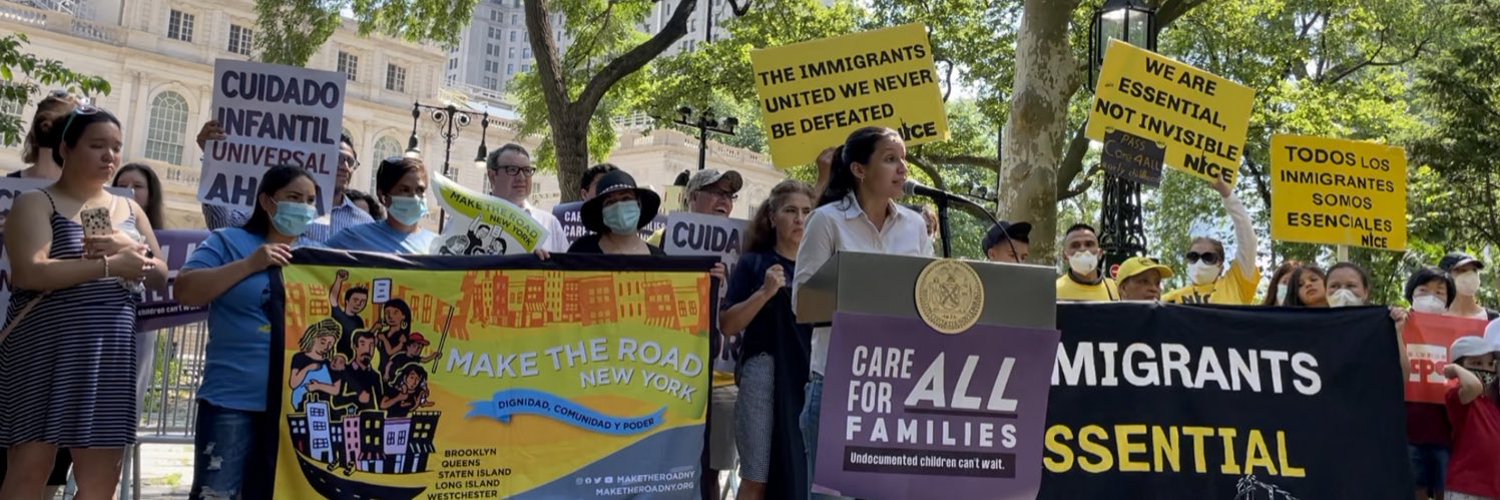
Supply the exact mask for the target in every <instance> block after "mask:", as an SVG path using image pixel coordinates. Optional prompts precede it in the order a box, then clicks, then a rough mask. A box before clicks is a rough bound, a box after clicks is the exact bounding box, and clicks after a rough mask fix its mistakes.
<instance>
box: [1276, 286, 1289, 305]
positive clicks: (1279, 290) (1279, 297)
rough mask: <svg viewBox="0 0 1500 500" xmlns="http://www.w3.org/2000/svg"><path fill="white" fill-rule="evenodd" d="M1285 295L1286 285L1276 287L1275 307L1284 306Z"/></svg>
mask: <svg viewBox="0 0 1500 500" xmlns="http://www.w3.org/2000/svg"><path fill="white" fill-rule="evenodd" d="M1286 294H1287V287H1286V285H1276V305H1278V306H1282V305H1286Z"/></svg>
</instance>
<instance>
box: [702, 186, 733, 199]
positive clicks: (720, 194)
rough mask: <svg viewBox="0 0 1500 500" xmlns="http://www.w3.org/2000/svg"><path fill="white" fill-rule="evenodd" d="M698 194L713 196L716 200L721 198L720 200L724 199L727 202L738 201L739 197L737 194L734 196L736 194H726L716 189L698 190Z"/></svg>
mask: <svg viewBox="0 0 1500 500" xmlns="http://www.w3.org/2000/svg"><path fill="white" fill-rule="evenodd" d="M698 192H700V193H703V194H706V195H709V196H713V197H716V198H722V199H725V200H729V201H734V200H738V199H740V195H739V194H736V193H727V192H724V191H720V190H717V189H702V190H699V191H698Z"/></svg>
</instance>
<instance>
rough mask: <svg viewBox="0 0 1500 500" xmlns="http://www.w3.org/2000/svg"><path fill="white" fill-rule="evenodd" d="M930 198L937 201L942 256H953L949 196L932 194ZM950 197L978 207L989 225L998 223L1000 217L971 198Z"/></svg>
mask: <svg viewBox="0 0 1500 500" xmlns="http://www.w3.org/2000/svg"><path fill="white" fill-rule="evenodd" d="M931 198H932V200H933V201H935V202H937V215H938V233H939V234H940V235H941V236H942V238H943V258H945V259H946V258H951V257H952V256H953V243H952V241H951V240H952V237H953V234H952V230H951V229H950V225H949V223H948V202H949V201H950V198H949V197H947V196H933V197H931ZM951 199H952V200H957V201H958V202H959V203H962V204H964V205H968V206H970V207H974V208H976V209H978V210H979V212H980V213H983V214H984V215H985V216H986V217H989V219H990V224H991V225H999V224H1000V219H999V218H998V217H995V214H993V213H990V211H989V210H987V209H985V208H984V206H983V205H980V204H978V203H975V202H974V201H973V200H970V199H968V198H965V197H962V196H957V195H954V196H953V197H952V198H951Z"/></svg>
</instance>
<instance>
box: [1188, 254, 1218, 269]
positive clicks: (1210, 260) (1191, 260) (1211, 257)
mask: <svg viewBox="0 0 1500 500" xmlns="http://www.w3.org/2000/svg"><path fill="white" fill-rule="evenodd" d="M1182 260H1185V261H1187V263H1188V264H1195V263H1197V262H1198V261H1200V260H1201V261H1203V263H1204V264H1208V265H1210V266H1212V265H1214V264H1218V263H1219V254H1216V253H1213V252H1203V253H1198V252H1188V253H1186V254H1184V255H1183V256H1182Z"/></svg>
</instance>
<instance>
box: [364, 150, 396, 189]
mask: <svg viewBox="0 0 1500 500" xmlns="http://www.w3.org/2000/svg"><path fill="white" fill-rule="evenodd" d="M392 156H401V143H400V142H396V140H395V139H392V138H390V137H387V136H380V138H379V139H376V140H375V157H374V158H370V161H367V162H365V163H366V164H368V165H370V167H371V168H380V162H382V161H385V159H386V158H390V157H392ZM374 193H375V171H374V170H371V171H370V194H374Z"/></svg>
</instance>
